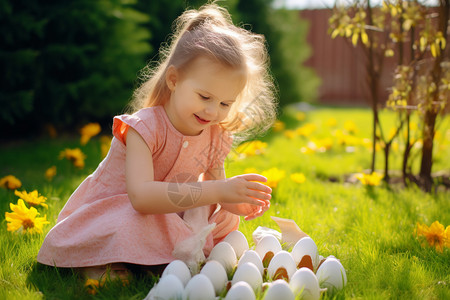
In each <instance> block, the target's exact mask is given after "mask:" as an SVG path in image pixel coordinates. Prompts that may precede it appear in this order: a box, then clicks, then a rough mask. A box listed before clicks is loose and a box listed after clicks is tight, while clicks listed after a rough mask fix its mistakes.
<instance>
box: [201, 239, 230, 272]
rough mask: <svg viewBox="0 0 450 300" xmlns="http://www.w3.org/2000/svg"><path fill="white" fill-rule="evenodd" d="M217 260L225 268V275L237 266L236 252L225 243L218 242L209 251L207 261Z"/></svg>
mask: <svg viewBox="0 0 450 300" xmlns="http://www.w3.org/2000/svg"><path fill="white" fill-rule="evenodd" d="M210 260H217V261H218V262H219V263H221V264H222V266H223V267H224V268H225V271H226V272H227V274H230V273H231V271H232V270H233V268H234V267H235V266H236V264H237V257H236V252H234V249H233V247H231V245H230V244H229V243H227V242H220V243H218V244H217V245H216V246H214V248H213V249H212V250H211V253H210V254H209V257H208V261H210Z"/></svg>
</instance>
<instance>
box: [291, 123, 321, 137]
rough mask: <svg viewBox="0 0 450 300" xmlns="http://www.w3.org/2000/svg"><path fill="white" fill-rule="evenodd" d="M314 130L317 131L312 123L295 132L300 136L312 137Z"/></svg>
mask: <svg viewBox="0 0 450 300" xmlns="http://www.w3.org/2000/svg"><path fill="white" fill-rule="evenodd" d="M314 130H316V125H314V124H312V123H308V124H305V125H303V126H302V127H299V128H297V129H296V130H295V133H297V134H298V135H300V136H310V135H311V134H312V133H313V132H314Z"/></svg>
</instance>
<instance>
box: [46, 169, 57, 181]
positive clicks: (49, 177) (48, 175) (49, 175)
mask: <svg viewBox="0 0 450 300" xmlns="http://www.w3.org/2000/svg"><path fill="white" fill-rule="evenodd" d="M55 175H56V166H51V167H50V168H48V169H47V170H46V171H45V178H47V180H48V181H52V179H53V177H55Z"/></svg>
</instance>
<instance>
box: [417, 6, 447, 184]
mask: <svg viewBox="0 0 450 300" xmlns="http://www.w3.org/2000/svg"><path fill="white" fill-rule="evenodd" d="M449 10H450V0H441V1H440V6H439V30H440V31H441V32H442V33H443V34H444V37H445V38H446V39H447V37H448V32H447V28H448V20H449ZM445 50H446V49H445V48H444V49H442V51H441V55H439V56H437V57H436V59H435V60H434V66H433V69H432V71H431V77H432V80H433V82H434V83H435V84H436V86H439V83H440V81H441V76H442V67H441V62H442V61H443V58H444V56H445V53H446V51H445ZM438 96H439V89H436V91H435V92H434V94H433V95H432V97H431V99H429V101H431V105H427V107H426V111H425V115H424V125H423V135H422V138H423V146H422V161H421V164H420V180H421V182H422V184H423V188H424V190H425V191H427V192H431V188H432V185H433V181H432V178H431V168H432V165H433V139H434V133H435V125H436V118H437V115H438V111H439V109H438V108H437V107H436V106H435V104H436V103H438V100H439V99H438Z"/></svg>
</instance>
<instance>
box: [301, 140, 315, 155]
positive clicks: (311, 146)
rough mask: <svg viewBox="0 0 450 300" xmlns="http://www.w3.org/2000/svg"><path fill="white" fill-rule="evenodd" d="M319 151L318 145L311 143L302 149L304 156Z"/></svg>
mask: <svg viewBox="0 0 450 300" xmlns="http://www.w3.org/2000/svg"><path fill="white" fill-rule="evenodd" d="M316 150H317V147H316V144H315V143H314V142H309V143H308V145H307V146H306V147H301V148H300V152H302V153H303V154H313V153H315V152H316Z"/></svg>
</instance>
